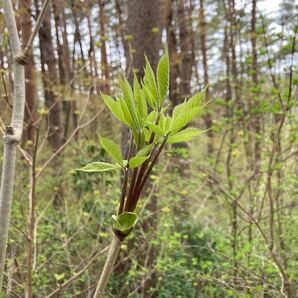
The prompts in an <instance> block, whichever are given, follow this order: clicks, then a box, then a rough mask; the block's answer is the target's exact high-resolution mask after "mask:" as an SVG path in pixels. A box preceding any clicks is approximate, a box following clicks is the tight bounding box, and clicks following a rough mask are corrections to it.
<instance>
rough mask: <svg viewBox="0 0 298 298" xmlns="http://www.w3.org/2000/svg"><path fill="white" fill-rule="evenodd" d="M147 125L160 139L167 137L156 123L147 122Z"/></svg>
mask: <svg viewBox="0 0 298 298" xmlns="http://www.w3.org/2000/svg"><path fill="white" fill-rule="evenodd" d="M146 124H147V125H148V126H149V128H150V130H151V131H152V132H154V133H155V134H156V135H158V136H160V137H164V136H165V132H164V131H163V130H162V128H160V127H159V126H158V125H156V124H154V123H151V122H149V121H148V122H146Z"/></svg>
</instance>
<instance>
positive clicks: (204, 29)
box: [199, 0, 214, 155]
mask: <svg viewBox="0 0 298 298" xmlns="http://www.w3.org/2000/svg"><path fill="white" fill-rule="evenodd" d="M199 28H200V45H201V53H202V60H203V67H204V85H205V86H208V88H207V90H206V100H210V99H211V94H210V87H209V73H208V59H207V47H206V35H207V23H206V20H205V9H204V0H200V14H199ZM205 124H206V126H207V128H211V127H212V118H211V114H210V113H209V112H208V111H206V114H205ZM208 138H209V139H208V145H207V151H208V154H209V155H212V153H213V151H214V150H213V138H214V135H213V132H212V130H209V131H208Z"/></svg>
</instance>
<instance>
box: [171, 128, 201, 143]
mask: <svg viewBox="0 0 298 298" xmlns="http://www.w3.org/2000/svg"><path fill="white" fill-rule="evenodd" d="M204 132H206V130H199V129H197V128H195V127H189V128H186V129H184V130H181V131H179V132H177V133H175V134H174V135H171V136H170V137H169V138H168V140H167V143H168V144H175V143H182V142H188V141H191V140H193V139H195V138H196V137H197V136H199V135H201V134H203V133H204Z"/></svg>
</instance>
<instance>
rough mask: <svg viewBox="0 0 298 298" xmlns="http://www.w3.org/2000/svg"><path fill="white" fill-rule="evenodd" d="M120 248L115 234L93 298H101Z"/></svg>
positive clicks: (119, 242)
mask: <svg viewBox="0 0 298 298" xmlns="http://www.w3.org/2000/svg"><path fill="white" fill-rule="evenodd" d="M120 248H121V241H120V240H119V239H118V237H117V236H116V235H115V234H113V239H112V243H111V246H110V250H109V254H108V257H107V259H106V262H105V265H104V267H103V270H102V273H101V276H100V279H99V282H98V284H97V287H96V290H95V293H94V296H93V298H100V297H102V296H103V293H104V290H105V288H106V286H107V283H108V281H109V278H110V275H111V273H112V271H113V266H114V263H115V261H116V258H117V256H118V253H119V250H120Z"/></svg>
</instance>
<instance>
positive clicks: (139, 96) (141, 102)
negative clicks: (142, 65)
mask: <svg viewBox="0 0 298 298" xmlns="http://www.w3.org/2000/svg"><path fill="white" fill-rule="evenodd" d="M133 92H134V98H135V101H136V107H137V113H138V115H139V118H141V119H144V118H146V117H147V113H148V110H147V102H146V99H145V96H144V92H143V90H141V87H140V84H139V81H138V78H137V76H136V74H134V81H133Z"/></svg>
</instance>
